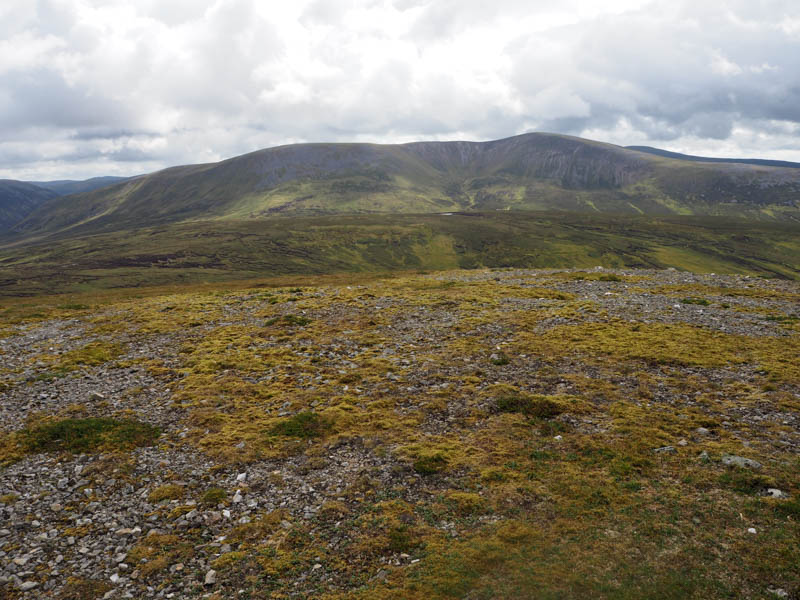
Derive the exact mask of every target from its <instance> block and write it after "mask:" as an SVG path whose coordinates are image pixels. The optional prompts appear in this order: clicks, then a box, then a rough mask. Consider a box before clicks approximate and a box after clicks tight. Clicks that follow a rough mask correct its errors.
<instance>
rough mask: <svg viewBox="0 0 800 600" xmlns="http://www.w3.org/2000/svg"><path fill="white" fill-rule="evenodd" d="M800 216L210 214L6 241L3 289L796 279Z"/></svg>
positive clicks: (0, 270) (1, 258)
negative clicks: (259, 282)
mask: <svg viewBox="0 0 800 600" xmlns="http://www.w3.org/2000/svg"><path fill="white" fill-rule="evenodd" d="M798 239H800V227H798V226H796V225H792V224H779V223H748V222H745V221H741V220H728V219H719V218H700V217H669V218H654V217H619V216H602V215H585V214H574V213H558V212H556V213H506V212H492V213H480V214H470V213H464V214H454V215H451V216H445V215H374V216H368V215H363V216H327V217H296V218H291V219H288V218H285V219H271V220H263V221H254V220H248V221H210V222H194V223H184V224H179V225H172V226H164V227H151V228H142V229H138V230H134V231H130V232H125V234H124V235H119V234H101V235H94V236H86V237H74V238H65V239H62V240H61V241H58V242H53V241H52V240H51V241H48V242H47V243H42V244H39V245H32V246H25V247H20V248H13V247H11V248H6V249H5V250H4V251H3V252H2V254H0V293H1V294H3V295H17V294H30V293H47V292H64V291H75V290H80V289H96V288H110V287H120V286H148V285H164V284H172V283H178V282H203V281H206V282H213V281H221V280H234V279H246V278H253V277H265V276H275V275H286V274H322V273H336V272H348V271H349V272H381V271H397V270H419V269H443V268H476V267H483V266H486V267H511V266H527V267H568V266H569V267H590V266H595V265H604V266H609V267H614V266H627V267H656V268H665V267H676V268H680V269H687V270H693V271H700V272H711V271H716V272H729V273H751V274H762V275H769V276H779V277H788V278H797V277H798V275H799V274H800V243H798V241H797V240H798Z"/></svg>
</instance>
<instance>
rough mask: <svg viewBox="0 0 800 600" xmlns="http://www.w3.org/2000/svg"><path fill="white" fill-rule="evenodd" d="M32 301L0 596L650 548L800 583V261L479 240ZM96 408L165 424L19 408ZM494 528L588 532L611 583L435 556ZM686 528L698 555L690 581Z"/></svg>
mask: <svg viewBox="0 0 800 600" xmlns="http://www.w3.org/2000/svg"><path fill="white" fill-rule="evenodd" d="M12 308H13V307H11V308H8V310H7V311H6V313H5V322H4V323H5V324H4V325H3V329H0V358H1V359H2V368H0V378H1V379H0V381H1V382H2V383H1V384H0V390H2V395H0V429H2V431H3V432H4V434H3V435H4V438H3V445H2V446H0V448H5V450H3V452H4V454H3V456H4V459H5V467H4V468H3V470H2V471H0V597H5V598H208V597H212V596H213V597H216V598H228V597H242V598H251V597H253V598H255V597H265V598H268V597H274V598H284V597H285V598H289V597H298V598H311V597H314V598H351V597H352V598H357V597H358V598H361V597H363V598H370V597H375V598H378V597H395V598H416V597H423V596H425V597H434V598H458V597H470V598H489V597H511V596H504V595H503V594H511V593H515V594H518V595H516V596H514V597H537V596H536V594H535V593H534V591H535V590H542V589H544V590H550V591H551V592H552V593H555V594H556V595H559V594H561V597H585V595H586V594H588V595H590V596H592V595H593V596H595V597H612V596H613V597H616V596H615V594H617V593H619V590H621V589H622V590H625V589H630V588H629V587H626V586H635V585H639V584H640V583H641V581H640V579H642V580H646V579H647V578H648V577H650V575H648V574H647V571H648V569H650V567H652V566H653V565H657V568H654V569H653V572H664V577H663V578H661V579H657V580H653V581H650V583H649V585H651V586H654V587H653V588H652V589H653V590H654V593H655V596H653V597H692V596H694V597H717V596H719V597H727V596H724V595H725V594H727V593H729V592H730V591H731V590H735V591H738V592H741V593H742V597H767V598H768V597H776V598H778V597H784V598H788V597H798V596H797V594H798V593H800V576H798V571H797V569H796V566H797V564H798V563H797V562H796V559H797V558H798V550H797V545H796V544H797V539H798V538H797V537H795V536H796V535H797V534H798V533H800V532H799V531H798V527H797V522H798V521H800V517H798V515H797V514H796V512H793V511H797V508H796V507H797V503H796V495H797V494H798V493H800V487H798V484H797V482H798V481H799V480H800V479H799V478H798V476H800V463H799V462H798V459H797V456H798V452H799V451H800V380H798V371H797V364H796V363H797V362H798V359H799V358H800V356H798V354H797V349H798V337H800V330H799V329H798V323H799V322H800V320H799V319H800V286H798V284H797V283H796V282H788V281H777V280H764V279H757V278H752V277H746V276H733V275H695V274H690V273H685V272H678V271H611V270H602V269H599V270H593V271H564V270H546V271H531V270H525V271H521V270H491V271H489V270H485V271H459V272H446V273H434V274H430V275H419V276H415V277H411V278H405V279H390V280H386V281H379V282H373V283H367V284H354V285H352V286H345V285H342V286H338V287H323V288H308V287H306V288H303V289H296V290H289V289H285V288H284V289H277V290H273V289H268V288H261V289H258V288H257V289H250V290H243V291H238V292H230V293H227V294H220V293H199V292H187V294H185V295H172V296H168V297H167V296H158V297H150V298H144V299H131V300H126V301H120V302H117V303H113V304H106V305H101V306H92V307H89V306H86V307H72V308H70V307H66V308H63V307H62V308H59V307H58V306H57V305H56V306H49V307H47V308H46V310H45V313H44V314H37V315H35V316H27V317H26V316H24V315H23V316H21V317H20V314H19V311H18V310H16V309H15V310H12ZM15 311H16V312H15ZM12 316H13V318H11V317H12ZM684 352H685V353H684ZM509 397H512V398H514V399H515V400H514V401H513V402H516V404H514V403H513V402H512V403H511V404H509V401H508V400H507V398H509ZM520 399H521V400H520ZM504 402H505V404H504ZM509 406H511V408H508V407H509ZM553 406H554V407H555V408H552V407H553ZM520 407H521V408H520ZM530 407H534V408H530ZM541 407H545V408H541ZM547 407H550V408H547ZM548 411H549V412H548ZM298 415H300V416H302V415H306V416H308V415H311V416H309V417H308V418H309V419H310V421H309V422H308V423H311V425H313V427H314V428H313V429H303V428H302V427H307V426H308V423H306V424H303V423H301V422H300V421H298V420H297V419H298ZM96 416H103V417H111V418H115V419H123V418H124V419H134V420H136V421H138V422H143V423H148V424H151V425H155V426H157V427H158V428H159V430H160V432H161V434H160V437H159V438H158V439H157V440H156V441H155V442H154V443H152V444H147V445H144V446H141V447H136V448H115V447H114V446H113V444H110V443H106V444H104V445H100V446H98V447H96V448H92V449H90V450H88V451H86V452H83V453H80V452H77V453H76V452H68V451H65V450H62V451H50V452H33V451H30V449H29V448H28V449H26V446H25V444H24V443H23V442H24V439H23V438H22V437H21V435H22V434H21V433H20V432H22V431H24V430H25V431H30V430H32V429H34V428H35V427H36V426H37V424H41V423H48V422H54V421H58V420H63V419H86V418H89V417H96ZM292 419H295V420H294V421H293V420H292ZM314 419H316V420H314ZM298 423H300V425H302V427H301V428H300V429H291V428H288V425H287V424H295V425H296V424H298ZM304 423H305V422H304ZM668 511H672V513H671V514H672V516H671V517H669V518H668V517H667V516H666V514H667V512H668ZM737 513H738V514H737ZM654 514H656V515H663V516H655V517H654V516H653V515H654ZM645 515H649V516H647V517H645ZM645 518H646V519H650V520H652V522H651V521H647V523H648V524H647V527H649V528H650V529H652V532H654V533H652V532H651V534H650V539H645V540H643V539H642V538H641V532H642V531H643V529H644V528H645V525H644V524H643V521H641V519H645ZM570 519H573V520H574V521H573V523H572V525H568V522H569V521H570ZM637 519H640V520H637ZM576 523H579V525H576ZM512 526H513V528H516V529H514V531H517V530H522V531H524V532H527V533H524V534H519V535H517V534H514V535H510V534H508V531H509V528H510V527H512ZM504 532H505V533H504ZM598 532H600V533H599V534H598ZM602 532H606V533H602ZM608 532H611V533H608ZM598 535H599V536H600V538H601V539H602V542H598V541H597V536H598ZM542 536H544V537H542ZM645 537H647V536H645ZM714 537H716V540H714V539H713V538H714ZM568 539H570V540H572V541H571V542H567V541H566V540H568ZM485 540H494V541H493V542H492V543H495V542H496V543H497V544H501V545H502V544H506V546H504V547H507V548H516V547H525V546H526V544H530V545H531V546H534V545H535V546H537V547H539V548H548V547H549V548H550V549H551V550H553V551H554V552H555V553H556V554H557V552H556V550H558V549H563V550H565V551H567V552H568V554H569V548H571V547H572V546H570V544H576V545H575V547H576V548H578V547H579V548H580V549H581V550H580V551H581V552H586V554H583V555H581V564H582V566H581V567H580V568H579V569H577V573H579V574H581V577H583V578H585V579H586V580H587V581H593V582H595V583H596V587H594V588H581V587H580V585H579V584H578V583H576V582H577V579H575V580H574V581H573V580H571V579H570V578H569V576H567V577H564V578H562V580H561V581H560V582H557V581H555V580H550V579H548V576H546V575H541V576H539V575H537V576H536V577H534V578H533V579H525V577H533V576H532V575H530V573H529V574H528V575H525V576H524V577H523V576H522V575H519V573H523V572H524V571H525V569H526V567H525V565H524V564H523V563H524V561H523V562H520V561H522V560H523V559H521V558H518V557H517V558H514V557H511V558H508V559H501V558H497V559H496V560H497V561H500V562H499V563H496V564H494V567H491V568H490V569H489V570H488V571H485V572H480V570H479V569H478V570H477V571H476V573H477V576H473V575H464V573H466V572H468V570H469V569H468V568H467V567H469V565H470V564H471V563H470V562H469V560H471V559H470V558H469V556H470V555H469V553H468V552H466V550H465V551H464V552H463V553H461V554H458V555H457V556H456V555H455V554H454V555H453V557H451V558H448V559H447V561H450V562H446V561H445V559H444V558H442V556H443V553H442V549H445V550H446V551H447V552H449V549H450V548H462V549H463V548H466V547H467V546H468V545H469V544H472V545H473V546H474V545H475V544H478V543H484V542H485ZM655 540H659V541H658V543H657V544H656V545H657V546H658V547H657V548H656V547H654V546H651V545H650V544H651V543H656V542H655ZM485 543H488V542H485ZM462 544H463V546H462ZM609 544H610V545H609ZM473 546H469V547H473ZM481 547H482V546H481ZM620 548H621V549H620ZM709 548H713V555H712V553H709ZM609 549H617V550H614V551H618V552H619V562H618V563H617V564H615V565H614V566H609V565H608V564H607V563H606V562H605V561H606V560H607V554H605V553H606V552H608V551H609ZM454 552H455V551H454ZM459 552H460V551H459ZM445 554H446V552H445ZM448 556H449V554H448ZM665 556H667V557H668V556H675V557H680V559H681V560H687V561H688V562H689V564H694V565H695V569H697V572H699V573H701V579H700V580H698V581H697V582H696V583H697V585H696V587H688V588H680V590H683V591H684V592H685V595H684V596H669V594H667V592H669V593H673V592H674V591H675V590H674V589H673V588H672V587H670V586H677V585H678V584H677V583H674V582H673V580H672V579H671V578H670V577H669V576H668V573H666V572H665V571H664V569H665V563H669V561H668V560H667V559H666V558H665ZM530 560H534V558H531V559H530ZM542 560H543V561H544V560H545V559H542ZM547 560H550V559H547ZM443 561H445V562H443ZM733 561H738V566H737V567H736V568H734V569H733V571H732V574H730V575H726V574H725V572H724V571H725V568H727V567H726V565H730V563H731V562H733ZM563 562H564V559H562V561H561V563H563ZM566 562H569V559H566ZM453 564H457V565H461V566H462V567H463V568H465V569H467V571H464V572H463V573H462V574H461V575H458V576H456V575H452V573H453V572H459V571H458V568H455V567H453ZM497 564H502V567H498V566H497ZM543 564H545V563H544V562H543ZM637 564H641V565H642V568H641V569H639V568H638V567H637V566H636V565H637ZM464 565H466V566H464ZM623 565H624V568H625V569H629V571H626V572H625V573H627V574H625V573H622V572H621V571H619V572H617V571H615V569H620V570H621V569H623ZM667 566H668V564H667ZM459 568H461V567H459ZM559 568H563V564H562V567H559ZM492 569H496V570H497V572H498V573H505V577H506V579H507V580H508V581H515V582H516V583H515V585H517V586H518V587H517V588H514V589H516V592H512V591H509V590H511V588H505V587H503V586H504V585H510V584H507V583H498V582H496V581H494V580H493V579H492V577H493V575H492ZM529 570H530V569H529ZM567 572H569V569H568V571H567ZM609 572H610V573H611V575H610V576H609V575H608V573H609ZM443 573H444V575H443ZM509 573H511V574H510V575H509ZM447 577H449V578H450V579H447ZM626 577H627V578H628V579H626ZM654 577H655V576H654ZM443 578H444V579H443ZM445 580H446V581H447V582H449V583H442V582H443V581H445ZM451 580H452V581H451ZM648 581H649V580H648ZM458 582H466V583H464V585H463V586H462V585H461V584H460V583H458ZM526 582H527V583H526ZM709 582H713V583H714V585H715V586H717V587H716V588H714V589H713V590H711V588H709V587H708V586H709V585H710V583H709ZM581 585H583V584H581ZM586 585H588V584H586ZM592 585H595V584H592ZM686 585H688V584H686ZM464 586H466V587H464ZM526 586H527V587H526ZM537 586H538V587H537ZM604 586H605V587H604ZM659 586H665V587H663V588H662V587H659ZM676 589H678V588H676ZM503 590H505V591H503ZM520 590H521V591H520ZM615 590H616V592H615ZM659 590H664V595H661V594H659V593H658V591H659ZM709 590H711V591H709ZM628 593H629V592H628ZM581 594H583V596H581ZM704 594H707V595H704ZM214 595H215V596H214ZM626 597H636V596H635V595H634V596H626Z"/></svg>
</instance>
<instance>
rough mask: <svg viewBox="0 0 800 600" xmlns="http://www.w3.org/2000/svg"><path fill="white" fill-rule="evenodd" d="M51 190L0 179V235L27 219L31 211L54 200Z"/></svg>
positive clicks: (53, 193)
mask: <svg viewBox="0 0 800 600" xmlns="http://www.w3.org/2000/svg"><path fill="white" fill-rule="evenodd" d="M56 196H57V194H56V193H55V192H53V191H51V190H48V189H45V188H42V187H39V186H37V185H33V184H30V183H25V182H24V181H15V180H13V179H0V233H2V232H4V231H7V230H9V229H10V228H11V227H13V226H14V225H16V224H17V223H19V222H20V221H22V219H24V218H25V217H27V216H28V215H29V214H30V213H31V211H33V210H34V209H35V208H37V207H38V206H41V205H42V204H44V203H45V202H46V201H47V200H50V199H51V198H55V197H56Z"/></svg>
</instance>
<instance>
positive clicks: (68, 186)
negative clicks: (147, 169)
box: [27, 175, 130, 196]
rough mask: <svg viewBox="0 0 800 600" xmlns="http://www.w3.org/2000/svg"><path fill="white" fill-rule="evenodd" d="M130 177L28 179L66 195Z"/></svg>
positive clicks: (60, 194)
mask: <svg viewBox="0 0 800 600" xmlns="http://www.w3.org/2000/svg"><path fill="white" fill-rule="evenodd" d="M126 179H130V178H129V177H113V176H110V175H109V176H105V177H92V178H91V179H85V180H83V181H78V180H74V179H61V180H58V181H28V182H27V183H31V184H33V185H38V186H39V187H43V188H45V189H48V190H52V191H54V192H55V193H56V194H58V195H59V196H68V195H70V194H82V193H84V192H91V191H93V190H97V189H100V188H104V187H108V186H109V185H112V184H114V183H119V182H121V181H125V180H126Z"/></svg>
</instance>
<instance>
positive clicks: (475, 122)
mask: <svg viewBox="0 0 800 600" xmlns="http://www.w3.org/2000/svg"><path fill="white" fill-rule="evenodd" d="M530 131H547V132H557V133H565V134H570V135H577V136H581V137H586V138H590V139H595V140H600V141H606V142H611V143H615V144H620V145H651V146H657V147H661V148H666V149H669V150H673V151H677V152H686V153H691V154H700V155H706V156H728V157H760V158H775V159H782V160H792V161H798V162H800V3H798V2H797V1H796V0H791V1H783V0H725V1H721V0H692V1H683V0H669V1H646V0H605V1H604V2H597V1H596V0H588V1H587V0H559V1H558V2H555V1H553V0H547V1H542V0H492V1H487V0H306V1H302V0H293V1H292V2H278V1H275V0H273V1H266V0H3V1H2V3H0V178H13V179H25V180H34V181H37V180H52V179H84V178H88V177H93V176H99V175H123V176H124V175H134V174H139V173H145V172H151V171H154V170H158V169H161V168H164V167H167V166H171V165H178V164H189V163H202V162H213V161H217V160H221V159H223V158H228V157H231V156H236V155H238V154H243V153H245V152H250V151H253V150H257V149H260V148H266V147H270V146H277V145H281V144H290V143H298V142H350V141H364V142H377V143H402V142H408V141H416V140H454V139H461V140H476V141H483V140H491V139H499V138H503V137H508V136H511V135H516V134H520V133H526V132H530Z"/></svg>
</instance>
